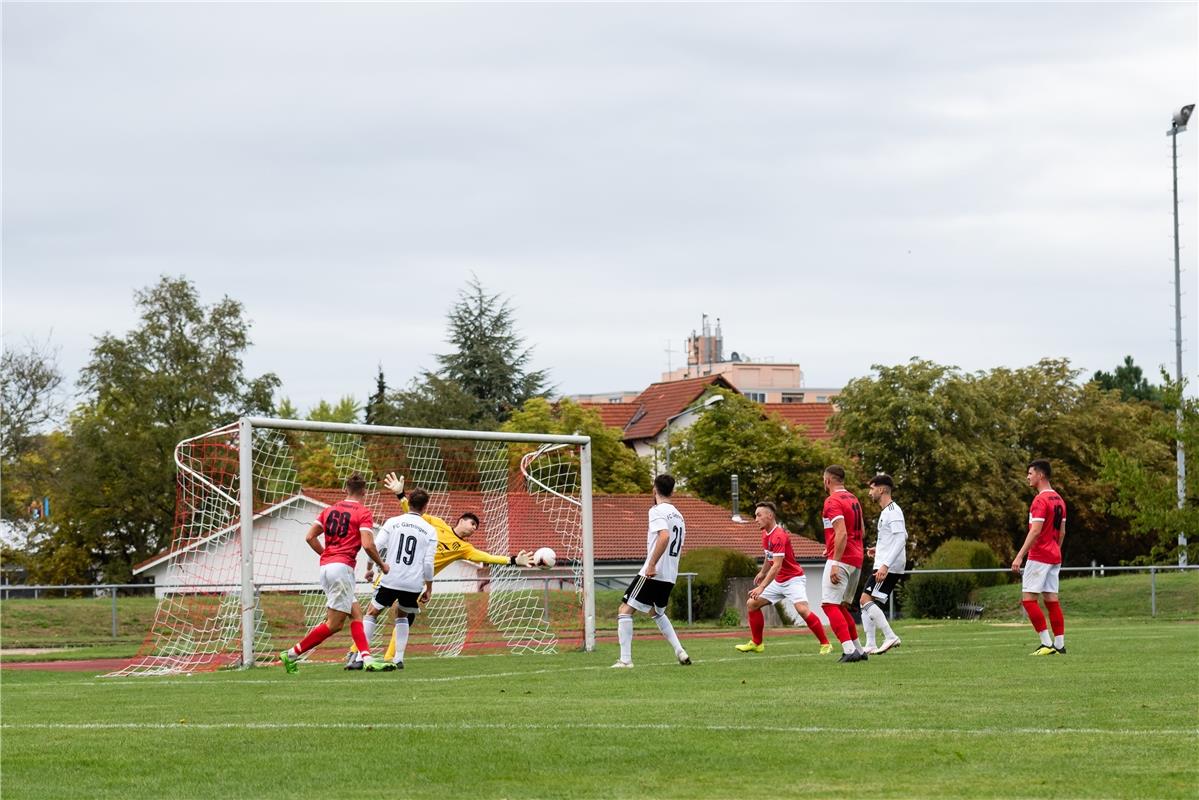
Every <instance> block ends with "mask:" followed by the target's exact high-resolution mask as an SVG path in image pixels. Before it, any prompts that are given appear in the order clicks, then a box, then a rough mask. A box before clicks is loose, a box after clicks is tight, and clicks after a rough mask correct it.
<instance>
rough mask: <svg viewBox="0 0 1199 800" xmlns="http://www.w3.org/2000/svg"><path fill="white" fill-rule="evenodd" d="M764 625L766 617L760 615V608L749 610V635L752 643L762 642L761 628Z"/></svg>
mask: <svg viewBox="0 0 1199 800" xmlns="http://www.w3.org/2000/svg"><path fill="white" fill-rule="evenodd" d="M765 627H766V617H764V616H762V609H760V608H755V609H754V610H753V611H751V612H749V635H750V638H751V639H753V640H754V644H761V643H762V629H763V628H765Z"/></svg>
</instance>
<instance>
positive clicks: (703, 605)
mask: <svg viewBox="0 0 1199 800" xmlns="http://www.w3.org/2000/svg"><path fill="white" fill-rule="evenodd" d="M679 572H694V573H697V574H696V576H695V577H694V578H692V579H691V611H692V617H693V619H718V618H719V617H720V615H721V613H723V611H724V597H725V594H726V590H727V587H728V583H729V581H730V580H732V579H733V578H746V577H749V578H752V577H753V576H754V575H757V574H758V563H757V562H756V561H754V560H753V559H752V558H750V557H749V556H747V555H745V554H744V553H739V552H737V551H736V550H724V549H722V548H718V547H705V548H701V549H699V550H690V551H688V552H686V553H684V554H683V557H682V558H680V559H679ZM683 584H684V581H683V580H680V581H679V584H678V585H676V586H675V590H674V591H673V592H671V594H670V616H671V617H672V618H674V619H686V618H687V587H686V586H685V585H683Z"/></svg>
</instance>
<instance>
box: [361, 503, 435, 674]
mask: <svg viewBox="0 0 1199 800" xmlns="http://www.w3.org/2000/svg"><path fill="white" fill-rule="evenodd" d="M428 504H429V493H428V492H426V491H425V490H424V489H414V490H413V491H412V494H411V495H409V497H408V508H409V511H408V513H406V514H401V515H399V516H398V517H392V518H391V519H389V520H387V522H385V523H383V527H382V529H380V531H379V536H378V538H377V539H376V540H375V542H376V545H377V547H378V548H379V550H380V551H381V552H382V553H383V559H384V561H385V562H386V563H387V564H388V566H389V567H390V570H389V571H388V572H386V573H385V574H384V575H383V577H382V579H381V580H380V581H379V588H378V589H376V590H375V596H374V597H373V598H371V604H370V608H369V609H368V610H367V612H366V618H365V620H364V621H365V623H366V640H367V641H368V642H369V641H370V640H371V637H373V636H374V635H375V625H376V624H377V620H378V617H379V614H380V613H381V612H383V611H385V610H387V609H389V608H391V607H392V606H395V607H396V612H395V626H396V639H399V638H400V637H401V636H403V638H404V640H405V641H407V639H408V628H409V626H411V625H412V622H413V620H414V619H416V615H417V614H418V613H419V612H420V610H421V606H423V605H425V604H426V603H428V602H429V598H430V597H431V596H432V594H433V554H434V553H436V552H437V531H436V530H434V529H433V526H432V525H431V524H429V523H428V522H427V521H425V519H424V517H422V516H421V513H422V512H423V511H424V510H425V506H427V505H428ZM401 627H402V628H403V631H401V630H400V628H401ZM400 652H402V651H400ZM403 668H404V662H403V660H402V657H401V658H398V659H397V660H396V661H395V662H394V663H393V662H390V661H387V660H385V659H378V660H375V661H371V662H369V663H367V665H366V669H367V671H369V672H389V671H391V670H394V669H403Z"/></svg>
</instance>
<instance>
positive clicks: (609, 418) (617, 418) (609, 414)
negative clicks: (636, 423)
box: [579, 403, 637, 430]
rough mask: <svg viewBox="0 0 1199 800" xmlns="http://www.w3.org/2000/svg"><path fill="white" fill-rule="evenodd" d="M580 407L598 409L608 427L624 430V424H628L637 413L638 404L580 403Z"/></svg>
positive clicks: (591, 409)
mask: <svg viewBox="0 0 1199 800" xmlns="http://www.w3.org/2000/svg"><path fill="white" fill-rule="evenodd" d="M579 408H583V409H586V410H588V411H598V412H599V415H600V419H601V420H603V422H604V425H605V426H606V427H609V428H620V429H621V430H624V426H625V425H628V424H629V420H630V419H632V418H633V415H634V414H636V413H637V406H636V405H635V404H633V403H579Z"/></svg>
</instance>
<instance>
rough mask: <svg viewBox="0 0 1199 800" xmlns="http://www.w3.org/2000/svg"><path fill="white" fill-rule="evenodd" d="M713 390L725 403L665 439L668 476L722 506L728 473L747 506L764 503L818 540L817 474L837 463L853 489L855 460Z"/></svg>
mask: <svg viewBox="0 0 1199 800" xmlns="http://www.w3.org/2000/svg"><path fill="white" fill-rule="evenodd" d="M716 391H717V392H719V393H720V394H723V395H724V402H722V403H718V404H716V405H713V406H710V407H709V408H707V409H706V410H704V411H703V413H702V414H700V415H699V418H698V419H697V420H696V422H695V424H694V425H692V426H691V427H690V428H688V429H687V430H686V431H682V432H680V434H679V435H678V438H679V441H678V444H677V445H675V444H674V443H673V441H672V444H671V461H672V464H671V467H672V469H673V471H674V473H675V475H676V476H677V477H680V478H682V479H683V480H684V481H685V482H686V487H687V489H688V490H689V491H691V492H694V493H695V494H696V496H698V497H700V498H702V499H704V500H707V501H708V502H711V503H717V504H719V505H726V504H728V502H729V494H730V476H731V475H733V474H736V475H737V476H738V480H739V481H740V485H741V495H742V497H744V498H745V501H746V503H747V504H752V503H754V502H756V501H758V500H771V501H773V502H774V503H775V504H776V505H777V506H778V509H779V519H780V520H781V521H782V522H783V523H784V525H786V527H787V528H788V529H789V530H791V531H793V532H795V533H799V534H802V535H804V536H807V537H808V538H811V539H815V540H817V541H823V538H824V530H823V526H822V524H821V522H820V512H821V509H822V508H823V506H824V498H825V492H824V487H823V484H822V483H821V475H822V474H823V472H824V468H825V467H827V466H828V465H829V464H834V463H839V464H843V465H844V466H845V468H846V470H847V472H848V475H849V477H848V478H847V481H846V482H847V485H848V486H850V487H851V488H852V487H854V486H855V485H858V484H860V479H859V478H858V477H857V475H856V467H855V465H854V463H853V462H852V461H851V460H850V459H849V458H848V457H847V455H846V453H845V452H844V451H843V450H842V449H841V448H840V447H838V446H837V444H835V443H830V442H818V441H812V440H811V439H809V438H808V437H807V436H805V435H804V434H803V433H802V432H800V431H797V430H796V429H794V428H793V427H791V426H790V425H789V424H788V423H787V422H785V421H784V420H783V419H782V418H780V417H778V416H777V415H774V414H771V415H763V413H762V407H761V406H759V405H758V404H757V403H754V402H752V401H750V400H748V399H746V398H745V397H744V396H742V395H740V394H737V393H736V392H729V391H726V390H723V389H718V390H716ZM858 494H861V493H860V492H859V493H858Z"/></svg>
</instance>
